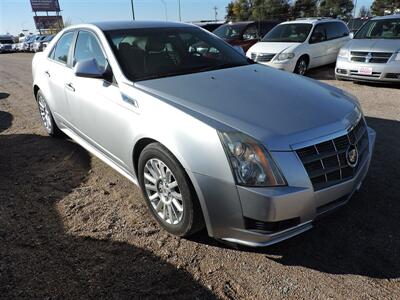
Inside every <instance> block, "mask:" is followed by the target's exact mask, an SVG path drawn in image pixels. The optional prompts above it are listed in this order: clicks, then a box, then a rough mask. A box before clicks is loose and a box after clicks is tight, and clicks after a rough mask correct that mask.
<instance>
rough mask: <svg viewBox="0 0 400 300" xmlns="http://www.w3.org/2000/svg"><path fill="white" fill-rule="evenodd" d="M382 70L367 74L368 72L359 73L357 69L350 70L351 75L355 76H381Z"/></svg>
mask: <svg viewBox="0 0 400 300" xmlns="http://www.w3.org/2000/svg"><path fill="white" fill-rule="evenodd" d="M381 74H382V73H381V72H372V74H371V75H367V74H360V73H358V71H357V70H350V75H354V76H360V77H373V78H379V77H381Z"/></svg>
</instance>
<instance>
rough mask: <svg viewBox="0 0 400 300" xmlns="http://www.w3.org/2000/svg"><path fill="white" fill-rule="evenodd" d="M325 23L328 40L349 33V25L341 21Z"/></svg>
mask: <svg viewBox="0 0 400 300" xmlns="http://www.w3.org/2000/svg"><path fill="white" fill-rule="evenodd" d="M324 25H325V26H326V35H327V39H328V40H333V39H338V38H341V37H344V36H348V35H349V30H348V29H347V26H346V25H344V24H343V23H341V22H332V23H327V24H324Z"/></svg>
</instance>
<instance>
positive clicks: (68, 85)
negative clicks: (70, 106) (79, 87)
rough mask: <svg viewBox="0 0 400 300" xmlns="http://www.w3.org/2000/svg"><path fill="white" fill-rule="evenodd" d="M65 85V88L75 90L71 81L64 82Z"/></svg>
mask: <svg viewBox="0 0 400 300" xmlns="http://www.w3.org/2000/svg"><path fill="white" fill-rule="evenodd" d="M65 87H66V88H67V89H69V90H70V91H72V92H75V88H74V86H73V85H72V83H66V84H65Z"/></svg>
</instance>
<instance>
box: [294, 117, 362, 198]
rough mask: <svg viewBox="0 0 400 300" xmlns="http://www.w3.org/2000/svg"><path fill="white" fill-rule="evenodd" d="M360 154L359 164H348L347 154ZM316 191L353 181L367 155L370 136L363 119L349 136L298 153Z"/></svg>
mask: <svg viewBox="0 0 400 300" xmlns="http://www.w3.org/2000/svg"><path fill="white" fill-rule="evenodd" d="M351 145H354V146H355V147H356V148H357V150H358V155H359V156H358V164H357V165H356V166H355V167H354V168H353V167H351V166H350V165H349V164H348V163H347V158H346V155H347V150H348V149H349V147H350V146H351ZM296 152H297V155H298V156H299V158H300V160H301V162H302V163H303V165H304V168H305V169H306V171H307V174H308V176H309V177H310V180H311V182H312V185H313V187H314V190H315V191H318V190H321V189H324V188H327V187H330V186H333V185H336V184H338V183H341V182H344V181H346V180H349V179H351V178H353V177H354V175H355V174H356V173H357V172H358V170H359V167H360V166H361V165H362V164H363V162H364V161H365V159H366V158H367V154H368V132H367V126H366V124H365V121H364V119H361V120H360V121H359V122H358V124H357V125H356V126H355V127H354V128H353V129H351V130H350V131H349V132H348V133H347V134H346V135H343V136H340V137H338V138H335V139H332V140H328V141H325V142H322V143H318V144H315V145H312V146H308V147H305V148H301V149H298V150H296Z"/></svg>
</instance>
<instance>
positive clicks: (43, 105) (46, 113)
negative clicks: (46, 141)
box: [36, 90, 63, 137]
mask: <svg viewBox="0 0 400 300" xmlns="http://www.w3.org/2000/svg"><path fill="white" fill-rule="evenodd" d="M36 101H37V103H38V108H39V114H40V118H41V119H42V123H43V126H44V129H45V130H46V132H47V134H48V135H50V136H52V137H62V136H63V133H62V131H61V130H60V129H59V128H58V126H57V124H56V122H55V121H54V118H53V114H52V113H51V110H50V107H49V105H48V104H47V101H46V98H45V97H44V95H43V93H42V91H41V90H39V91H38V92H37V94H36Z"/></svg>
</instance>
